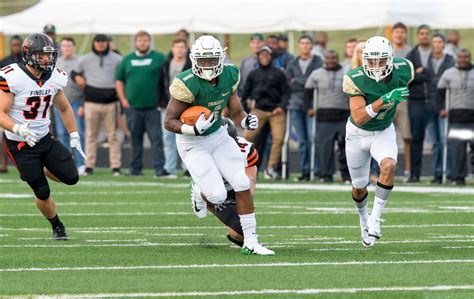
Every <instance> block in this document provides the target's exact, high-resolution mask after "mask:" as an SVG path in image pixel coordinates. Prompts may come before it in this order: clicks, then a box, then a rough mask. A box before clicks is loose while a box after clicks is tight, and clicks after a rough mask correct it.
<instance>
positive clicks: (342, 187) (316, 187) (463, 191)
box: [258, 183, 474, 194]
mask: <svg viewBox="0 0 474 299" xmlns="http://www.w3.org/2000/svg"><path fill="white" fill-rule="evenodd" d="M258 189H272V190H314V191H351V190H352V186H348V185H310V184H265V183H263V184H258ZM368 189H369V191H374V190H375V187H374V186H369V187H368ZM393 190H394V191H395V192H403V193H405V192H410V193H449V194H454V193H455V194H474V188H463V187H431V186H429V187H424V186H397V185H395V187H394V189H393Z"/></svg>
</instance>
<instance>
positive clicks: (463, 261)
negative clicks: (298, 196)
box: [0, 259, 474, 272]
mask: <svg viewBox="0 0 474 299" xmlns="http://www.w3.org/2000/svg"><path fill="white" fill-rule="evenodd" d="M472 263H474V260H473V259H460V260H454V259H450V260H411V261H410V260H402V261H347V262H303V263H291V262H279V263H250V264H244V263H242V264H190V265H141V266H88V267H49V268H39V267H38V268H5V269H0V272H46V271H92V270H98V271H103V270H120V271H122V270H154V269H216V268H257V267H258V268H261V267H264V268H271V267H321V266H364V265H421V264H431V265H432V264H472Z"/></svg>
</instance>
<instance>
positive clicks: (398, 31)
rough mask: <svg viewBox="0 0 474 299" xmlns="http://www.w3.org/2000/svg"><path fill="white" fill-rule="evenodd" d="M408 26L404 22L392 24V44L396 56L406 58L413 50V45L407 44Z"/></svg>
mask: <svg viewBox="0 0 474 299" xmlns="http://www.w3.org/2000/svg"><path fill="white" fill-rule="evenodd" d="M407 32H408V29H407V26H406V25H405V24H403V23H402V22H398V23H395V24H393V26H392V45H393V55H394V56H395V57H401V58H405V57H406V56H407V54H408V53H409V52H410V51H411V50H412V47H410V46H409V45H407Z"/></svg>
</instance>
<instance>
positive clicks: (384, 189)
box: [371, 182, 393, 219]
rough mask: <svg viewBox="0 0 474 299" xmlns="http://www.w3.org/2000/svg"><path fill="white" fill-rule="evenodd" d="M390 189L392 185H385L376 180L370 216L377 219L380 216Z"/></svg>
mask: <svg viewBox="0 0 474 299" xmlns="http://www.w3.org/2000/svg"><path fill="white" fill-rule="evenodd" d="M392 189H393V186H386V185H384V184H381V183H380V182H377V186H375V199H374V207H373V208H372V214H371V217H374V218H375V219H378V218H380V216H382V211H383V209H384V208H385V205H386V204H387V202H388V197H389V195H390V192H392Z"/></svg>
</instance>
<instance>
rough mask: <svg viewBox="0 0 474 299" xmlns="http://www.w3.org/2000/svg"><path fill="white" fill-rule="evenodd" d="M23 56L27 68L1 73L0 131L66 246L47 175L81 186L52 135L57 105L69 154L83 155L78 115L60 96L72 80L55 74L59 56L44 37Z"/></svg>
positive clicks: (34, 37)
mask: <svg viewBox="0 0 474 299" xmlns="http://www.w3.org/2000/svg"><path fill="white" fill-rule="evenodd" d="M22 54H23V63H13V64H10V65H8V66H6V67H4V68H2V69H1V70H0V90H1V92H0V126H1V127H2V128H4V129H5V130H6V131H5V134H6V139H7V141H6V143H7V148H8V154H9V155H10V158H11V159H12V160H13V162H14V163H15V165H16V167H17V168H18V172H19V173H20V176H21V179H22V180H24V181H26V182H27V183H28V185H29V186H30V187H31V189H33V192H34V194H35V196H36V206H37V207H38V209H39V210H40V211H41V213H42V214H43V215H44V216H45V217H46V218H47V219H48V220H49V222H50V223H51V225H52V227H53V238H54V239H56V240H67V239H68V237H67V234H66V229H65V227H64V225H63V223H62V222H61V220H59V217H58V215H57V213H56V204H55V203H54V201H53V199H52V198H51V196H50V189H49V185H48V181H47V179H46V175H47V176H48V177H49V178H51V179H53V180H55V181H58V182H63V183H65V184H67V185H74V184H76V183H77V182H78V181H79V175H78V173H77V169H76V165H75V164H74V161H73V159H72V155H71V153H70V152H69V150H68V149H67V148H66V147H64V146H63V145H62V144H61V143H60V142H59V141H57V140H55V139H53V138H52V137H51V135H50V134H49V124H50V115H49V108H50V106H51V105H52V104H53V103H54V104H55V105H56V107H57V108H58V111H59V113H60V114H61V118H62V120H63V122H64V126H65V127H66V129H67V130H68V132H69V135H70V137H71V141H70V142H71V143H70V144H71V148H73V149H75V150H77V151H78V152H79V153H81V154H82V155H84V153H83V151H82V149H81V142H80V138H79V134H78V133H77V127H76V123H75V120H74V113H73V111H72V108H71V106H70V105H69V101H68V100H67V99H66V97H65V96H64V92H63V91H62V90H63V88H64V87H65V86H66V84H67V80H68V76H67V74H66V73H65V72H64V71H63V70H60V69H58V68H55V64H56V58H57V50H56V49H55V48H54V43H53V41H52V40H51V38H50V37H49V36H47V35H46V34H43V33H36V34H31V35H29V36H28V37H27V38H26V39H25V41H24V42H23V53H22Z"/></svg>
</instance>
